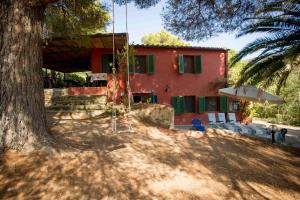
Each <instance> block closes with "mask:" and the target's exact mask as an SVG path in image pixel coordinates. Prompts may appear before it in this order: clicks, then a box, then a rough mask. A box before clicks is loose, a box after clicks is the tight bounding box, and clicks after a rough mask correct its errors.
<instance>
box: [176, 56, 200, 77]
mask: <svg viewBox="0 0 300 200" xmlns="http://www.w3.org/2000/svg"><path fill="white" fill-rule="evenodd" d="M178 72H179V74H184V73H195V74H198V73H201V72H202V66H201V55H194V56H191V55H182V54H178Z"/></svg>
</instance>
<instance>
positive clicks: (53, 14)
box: [45, 0, 110, 37]
mask: <svg viewBox="0 0 300 200" xmlns="http://www.w3.org/2000/svg"><path fill="white" fill-rule="evenodd" d="M45 16H46V18H45V29H46V32H48V33H47V35H48V37H49V36H50V37H53V36H56V37H62V36H65V35H68V36H76V35H87V34H94V33H98V32H103V31H104V30H105V26H106V25H108V22H109V19H110V15H109V12H108V8H106V7H105V6H103V5H102V4H101V3H100V1H98V0H62V1H57V2H56V3H53V4H50V5H49V6H48V7H47V9H46V12H45Z"/></svg>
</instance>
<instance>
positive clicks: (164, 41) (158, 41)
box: [141, 30, 189, 46]
mask: <svg viewBox="0 0 300 200" xmlns="http://www.w3.org/2000/svg"><path fill="white" fill-rule="evenodd" d="M141 40H142V43H143V44H146V45H177V46H189V43H187V42H184V41H182V40H181V39H180V38H178V37H176V36H174V35H172V34H171V33H169V32H168V31H165V30H161V31H160V32H157V33H150V34H147V35H144V36H143V37H142V39H141Z"/></svg>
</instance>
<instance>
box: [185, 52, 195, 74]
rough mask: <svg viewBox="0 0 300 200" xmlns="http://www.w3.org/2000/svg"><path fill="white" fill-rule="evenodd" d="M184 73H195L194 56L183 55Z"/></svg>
mask: <svg viewBox="0 0 300 200" xmlns="http://www.w3.org/2000/svg"><path fill="white" fill-rule="evenodd" d="M183 64H184V73H194V56H183Z"/></svg>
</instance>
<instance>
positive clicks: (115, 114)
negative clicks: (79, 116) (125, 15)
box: [112, 0, 117, 133]
mask: <svg viewBox="0 0 300 200" xmlns="http://www.w3.org/2000/svg"><path fill="white" fill-rule="evenodd" d="M112 9H113V10H112V15H113V16H112V25H113V32H112V40H113V41H112V49H113V64H112V65H113V66H112V72H113V93H112V99H113V105H112V132H113V133H116V132H117V113H116V66H115V3H114V0H112Z"/></svg>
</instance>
